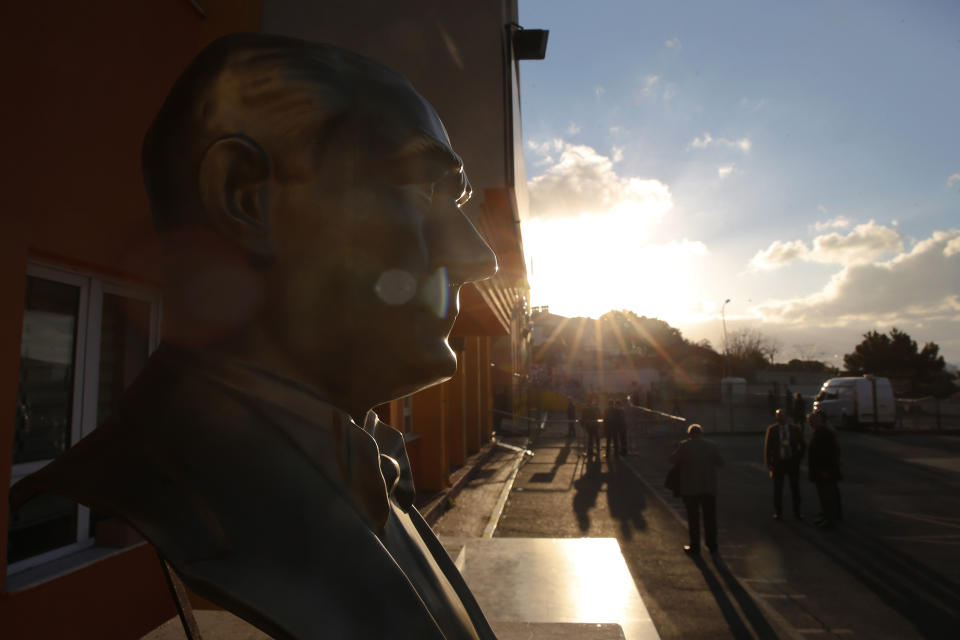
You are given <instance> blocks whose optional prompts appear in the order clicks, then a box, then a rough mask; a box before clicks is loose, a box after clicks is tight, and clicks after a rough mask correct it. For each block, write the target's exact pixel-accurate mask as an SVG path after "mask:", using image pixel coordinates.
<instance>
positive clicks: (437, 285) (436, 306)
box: [420, 267, 450, 318]
mask: <svg viewBox="0 0 960 640" xmlns="http://www.w3.org/2000/svg"><path fill="white" fill-rule="evenodd" d="M420 296H421V297H422V298H423V299H424V301H426V303H427V305H428V306H429V307H430V309H431V310H432V311H433V312H434V313H435V314H437V317H438V318H446V317H447V310H448V309H449V307H450V279H449V278H448V277H447V268H446V267H440V268H439V269H437V270H436V271H434V272H433V273H432V274H431V275H430V277H429V278H427V281H426V282H424V283H423V287H422V288H421V289H420Z"/></svg>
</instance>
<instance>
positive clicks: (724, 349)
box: [720, 298, 730, 377]
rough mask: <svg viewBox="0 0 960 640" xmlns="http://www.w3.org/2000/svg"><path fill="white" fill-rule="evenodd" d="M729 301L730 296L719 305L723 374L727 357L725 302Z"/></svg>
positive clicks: (724, 374)
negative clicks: (721, 325)
mask: <svg viewBox="0 0 960 640" xmlns="http://www.w3.org/2000/svg"><path fill="white" fill-rule="evenodd" d="M729 302H730V298H727V299H726V300H724V301H723V304H722V305H720V320H721V321H722V322H723V376H724V377H726V376H727V357H728V356H729V352H728V350H727V314H726V309H727V304H728V303H729Z"/></svg>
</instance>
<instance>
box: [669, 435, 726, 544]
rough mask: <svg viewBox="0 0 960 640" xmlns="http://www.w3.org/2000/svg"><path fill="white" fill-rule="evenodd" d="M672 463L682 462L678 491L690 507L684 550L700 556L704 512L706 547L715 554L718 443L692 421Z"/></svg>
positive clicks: (671, 460) (672, 458)
mask: <svg viewBox="0 0 960 640" xmlns="http://www.w3.org/2000/svg"><path fill="white" fill-rule="evenodd" d="M670 462H671V463H673V464H675V465H679V487H678V493H679V494H680V496H681V497H682V498H683V504H684V506H685V507H686V508H687V531H688V534H689V538H690V544H688V545H684V547H683V551H684V552H685V553H687V554H689V555H694V556H697V555H700V516H701V514H702V515H703V533H704V537H705V538H706V543H707V549H709V550H710V553H713V554H716V553H717V552H718V551H719V547H718V546H717V469H719V468H720V467H722V466H723V458H722V457H721V455H720V449H719V448H718V447H717V445H716V443H714V442H712V441H710V440H707V439H705V438H704V437H703V428H702V427H701V426H700V425H699V424H691V425H690V426H689V427H688V428H687V439H686V440H683V441H681V442H680V444H678V445H677V448H676V449H674V451H673V453H671V454H670Z"/></svg>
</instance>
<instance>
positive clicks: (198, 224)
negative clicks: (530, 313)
mask: <svg viewBox="0 0 960 640" xmlns="http://www.w3.org/2000/svg"><path fill="white" fill-rule="evenodd" d="M143 170H144V178H145V182H146V186H147V193H148V196H149V199H150V206H151V210H152V212H153V215H154V220H155V224H156V226H157V228H158V230H159V231H160V232H161V235H162V237H163V238H164V246H165V260H166V264H165V267H166V283H165V292H164V305H165V309H166V315H165V330H164V331H165V335H166V336H168V338H169V340H170V341H173V342H179V343H182V344H185V345H188V346H191V347H198V348H203V349H213V350H219V351H223V352H226V353H229V354H231V355H234V356H236V357H240V358H244V359H246V360H248V361H251V362H252V363H254V364H258V365H261V366H263V367H265V368H267V369H269V370H270V371H272V372H274V373H277V374H280V375H283V376H286V377H288V378H290V379H292V380H295V381H298V382H301V383H304V384H307V385H308V386H310V387H311V388H313V389H316V390H317V391H318V392H320V393H321V394H322V395H325V396H326V397H327V399H328V400H329V401H331V402H332V403H333V404H335V405H337V406H339V407H341V408H343V409H346V410H348V411H349V412H350V413H351V414H352V415H354V417H355V418H356V417H362V412H365V411H366V410H367V409H369V408H370V407H372V406H373V405H375V404H377V403H380V402H384V401H387V400H390V399H392V398H396V397H400V396H403V395H406V394H409V393H412V392H414V391H417V390H419V389H421V388H423V387H426V386H429V385H431V384H434V383H436V382H439V381H441V380H443V379H445V378H446V377H449V376H450V375H452V374H453V373H454V372H455V371H456V357H455V355H454V353H453V351H452V350H451V349H450V347H449V345H448V344H447V341H446V339H447V336H448V334H449V332H450V330H451V328H452V326H453V322H454V320H455V319H456V315H457V310H458V300H457V296H458V291H459V289H460V287H461V285H463V284H465V283H467V282H471V281H474V280H478V279H483V278H487V277H490V276H491V275H493V274H494V273H495V271H496V258H495V257H494V255H493V252H492V251H491V250H490V248H489V246H488V245H487V244H486V243H485V242H484V240H483V239H482V238H481V237H480V235H479V234H478V233H477V231H476V229H475V228H474V226H473V225H472V223H471V222H470V220H469V219H468V218H467V217H466V215H465V214H464V213H463V212H462V211H461V209H460V207H461V205H463V204H464V203H465V202H466V200H467V199H468V198H469V197H470V193H471V190H470V184H469V182H468V181H467V178H466V174H465V173H464V170H463V163H462V161H461V160H460V157H459V156H458V155H457V154H456V153H455V152H454V151H453V148H452V147H451V144H450V140H449V138H448V136H447V133H446V131H445V129H444V127H443V124H442V123H441V121H440V119H439V117H438V116H437V114H436V113H435V112H434V110H433V108H432V107H431V106H430V105H429V104H428V103H427V101H426V100H424V98H423V97H421V96H420V95H419V94H418V93H417V92H416V91H415V90H414V89H413V87H412V86H411V85H410V84H409V82H408V81H407V80H406V79H405V78H403V77H402V76H400V75H399V74H397V73H396V72H393V71H391V70H390V69H387V68H386V67H384V66H382V65H380V64H379V63H377V62H374V61H372V60H369V59H367V58H364V57H362V56H359V55H356V54H353V53H350V52H347V51H344V50H342V49H338V48H336V47H331V46H326V45H320V44H314V43H310V42H306V41H302V40H296V39H292V38H285V37H279V36H270V35H264V34H234V35H231V36H226V37H224V38H221V39H219V40H217V41H215V42H214V43H212V44H211V45H209V46H208V47H207V48H206V49H204V51H203V52H201V53H200V54H199V55H198V56H197V58H196V59H195V60H194V61H193V62H192V64H191V65H190V66H189V67H188V68H187V69H186V71H184V73H183V74H182V75H181V76H180V78H179V79H178V80H177V82H176V84H175V85H174V87H173V88H172V90H171V91H170V94H169V96H168V97H167V100H166V102H165V103H164V105H163V107H162V108H161V110H160V113H159V114H158V115H157V117H156V119H155V121H154V122H153V124H152V126H151V127H150V130H149V131H148V133H147V136H146V139H145V141H144V145H143ZM357 414H360V415H359V416H358V415H357Z"/></svg>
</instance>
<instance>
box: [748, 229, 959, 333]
mask: <svg viewBox="0 0 960 640" xmlns="http://www.w3.org/2000/svg"><path fill="white" fill-rule="evenodd" d="M957 282H960V229H951V230H949V231H934V232H933V234H932V235H931V236H930V237H929V238H927V239H925V240H921V241H920V242H917V244H916V245H914V247H913V248H912V249H911V250H910V251H907V252H901V253H898V254H897V255H896V256H895V257H893V258H892V259H891V260H888V261H886V262H870V263H861V264H853V265H849V266H846V267H844V268H843V269H841V270H840V271H839V272H837V273H836V274H834V275H833V276H832V277H831V278H830V280H829V281H828V282H827V283H826V285H825V286H824V287H823V288H822V289H821V290H820V291H817V292H815V293H813V294H812V295H809V296H804V297H799V298H792V299H787V300H771V301H767V302H764V303H762V304H760V305H757V306H755V307H754V308H753V309H751V311H752V312H753V313H755V314H756V315H758V316H760V317H761V318H763V319H764V320H766V321H769V322H779V323H787V324H819V325H822V326H831V325H837V326H843V325H846V324H850V323H854V324H859V325H861V326H866V327H874V326H890V325H892V324H897V323H901V324H905V323H908V322H913V323H916V322H921V321H922V322H944V323H948V324H949V323H953V324H954V326H955V325H956V323H957V322H960V294H958V292H957V285H956V283H957Z"/></svg>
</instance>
